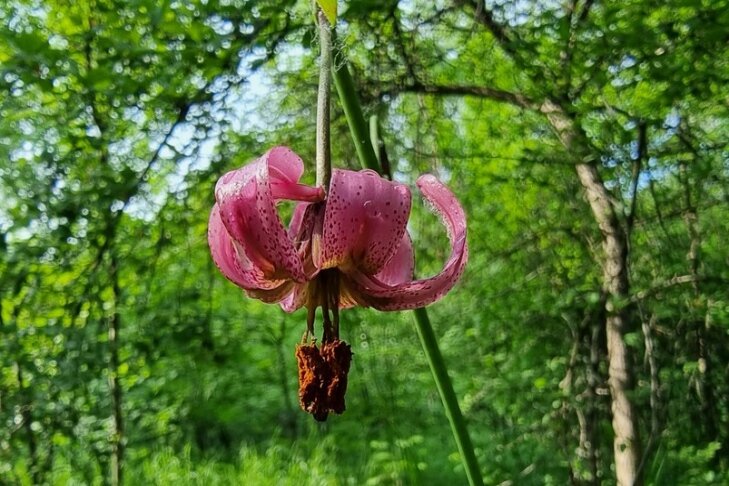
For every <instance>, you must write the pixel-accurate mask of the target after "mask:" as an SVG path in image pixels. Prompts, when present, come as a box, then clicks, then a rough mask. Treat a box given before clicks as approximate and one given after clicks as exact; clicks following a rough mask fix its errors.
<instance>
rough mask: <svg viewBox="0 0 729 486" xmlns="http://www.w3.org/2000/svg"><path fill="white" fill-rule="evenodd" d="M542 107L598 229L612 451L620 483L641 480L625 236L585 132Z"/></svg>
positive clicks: (549, 105) (558, 111) (627, 485)
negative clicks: (586, 143)
mask: <svg viewBox="0 0 729 486" xmlns="http://www.w3.org/2000/svg"><path fill="white" fill-rule="evenodd" d="M541 111H542V112H543V113H544V114H545V115H547V118H548V119H549V122H550V123H551V125H552V127H553V128H554V129H555V131H556V132H557V135H558V136H559V138H560V140H561V142H562V144H563V145H564V146H565V148H567V150H568V151H569V152H570V153H572V154H573V155H575V156H576V157H577V158H578V160H579V161H580V162H578V163H577V164H576V165H575V169H576V171H577V177H578V179H579V181H580V183H581V184H582V187H583V189H584V190H585V195H586V196H587V201H588V203H589V204H590V209H591V210H592V214H593V216H594V218H595V221H596V222H597V224H598V226H599V228H600V231H601V232H602V235H603V241H602V246H603V252H604V255H603V261H602V262H600V264H601V266H602V285H603V291H604V292H605V293H606V296H607V300H606V303H605V311H606V319H605V333H606V336H607V350H608V365H609V366H608V384H609V386H610V395H611V399H612V403H611V409H612V416H613V419H612V423H613V432H614V434H615V437H614V441H613V452H614V455H615V473H616V476H617V480H618V485H619V486H634V485H638V484H640V483H641V479H640V475H639V467H638V466H639V464H640V454H641V450H640V447H641V446H640V438H639V434H638V426H637V416H636V413H635V409H634V407H633V404H632V402H631V400H630V396H629V395H630V391H631V390H632V388H633V380H632V360H631V356H630V351H629V349H628V346H627V344H626V342H625V339H624V335H625V333H626V332H627V328H628V315H627V309H626V308H625V307H624V302H626V301H627V300H628V299H627V298H628V295H629V290H630V285H629V280H628V247H627V237H626V234H625V231H624V229H623V227H622V226H621V225H620V222H619V221H618V218H617V215H616V214H615V211H614V209H613V206H612V203H611V201H610V193H609V191H608V190H607V188H606V187H605V183H604V182H603V181H602V179H601V178H600V174H599V173H598V170H597V167H596V166H595V165H594V164H593V163H592V162H591V161H590V160H589V158H588V155H589V151H588V150H587V148H586V147H585V146H583V145H582V140H581V139H583V138H584V134H582V133H581V132H580V131H579V129H578V128H577V127H576V126H575V124H574V122H573V120H572V119H571V118H570V117H569V116H568V115H567V114H566V113H565V111H564V110H563V109H562V107H561V106H559V105H558V104H556V103H554V102H553V101H550V100H548V101H546V102H544V104H543V105H542V107H541Z"/></svg>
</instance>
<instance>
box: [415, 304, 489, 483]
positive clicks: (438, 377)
mask: <svg viewBox="0 0 729 486" xmlns="http://www.w3.org/2000/svg"><path fill="white" fill-rule="evenodd" d="M413 318H414V320H415V328H416V329H417V330H418V337H419V338H420V344H421V345H422V346H423V351H425V356H426V357H427V358H428V365H430V371H431V372H432V373H433V378H434V379H435V386H436V387H437V388H438V393H439V394H440V399H441V400H442V401H443V407H444V408H445V412H446V417H448V422H449V423H450V425H451V430H452V431H453V437H454V438H455V439H456V445H457V446H458V452H460V454H461V461H463V467H464V468H465V469H466V476H468V484H470V485H471V486H475V485H478V486H481V485H483V479H482V478H481V470H480V469H479V467H478V461H477V460H476V453H475V452H474V450H473V444H472V443H471V437H470V436H469V435H468V427H467V426H466V420H465V419H464V418H463V414H462V413H461V408H460V406H459V405H458V398H456V392H455V391H454V390H453V384H452V382H451V379H450V377H449V376H448V370H447V368H446V364H445V361H444V360H443V355H442V354H441V352H440V348H439V347H438V340H437V339H436V337H435V333H434V332H433V326H431V325H430V318H429V317H428V311H427V310H426V309H425V307H421V308H419V309H415V310H414V311H413Z"/></svg>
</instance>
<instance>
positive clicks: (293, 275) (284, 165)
mask: <svg viewBox="0 0 729 486" xmlns="http://www.w3.org/2000/svg"><path fill="white" fill-rule="evenodd" d="M302 172H303V163H302V162H301V159H300V158H299V157H298V156H297V155H296V154H294V153H293V152H292V151H291V150H290V149H288V148H286V147H276V148H273V149H271V150H269V151H268V152H267V153H266V154H265V155H263V156H262V157H261V158H259V159H258V160H256V161H254V162H252V163H250V164H247V165H246V166H244V167H242V168H240V169H238V170H235V171H232V172H229V173H228V174H226V175H224V176H223V177H222V178H221V179H220V180H219V181H218V184H217V185H216V188H215V197H216V199H217V201H218V206H219V208H220V217H221V220H222V222H223V224H224V225H225V228H226V230H227V232H228V234H229V235H230V237H231V238H232V239H233V242H234V243H235V246H236V249H237V250H238V251H242V252H244V253H245V256H246V257H247V258H248V260H250V262H252V264H253V265H254V266H255V267H257V268H258V269H260V270H261V271H262V272H263V275H264V276H265V277H266V278H268V279H270V280H278V279H293V280H295V281H297V282H303V281H304V280H305V275H304V271H303V268H302V262H301V258H300V257H299V255H298V253H297V252H296V249H295V247H294V243H293V241H292V239H291V237H290V236H289V234H288V232H287V231H286V229H285V228H284V226H283V224H282V222H281V219H280V218H279V215H278V212H277V211H276V201H277V200H279V199H283V198H288V199H294V200H307V201H308V200H317V199H320V198H321V197H323V191H322V190H321V189H320V188H309V187H307V186H303V185H301V184H298V179H299V177H300V176H301V173H302Z"/></svg>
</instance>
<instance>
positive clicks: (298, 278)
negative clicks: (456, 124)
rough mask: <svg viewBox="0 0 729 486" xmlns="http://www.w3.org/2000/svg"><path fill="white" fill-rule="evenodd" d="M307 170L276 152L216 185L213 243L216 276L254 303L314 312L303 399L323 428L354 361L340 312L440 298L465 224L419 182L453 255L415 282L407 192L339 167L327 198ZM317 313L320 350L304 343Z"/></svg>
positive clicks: (453, 202)
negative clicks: (289, 207)
mask: <svg viewBox="0 0 729 486" xmlns="http://www.w3.org/2000/svg"><path fill="white" fill-rule="evenodd" d="M303 171H304V165H303V162H302V160H301V158H299V156H297V155H296V154H295V153H294V152H293V151H291V150H290V149H289V148H287V147H275V148H273V149H271V150H269V151H268V152H267V153H265V154H264V155H263V156H261V157H260V158H258V159H257V160H255V161H253V162H251V163H249V164H247V165H245V166H243V167H242V168H240V169H237V170H233V171H231V172H228V173H227V174H225V175H224V176H223V177H221V178H220V180H219V181H218V183H217V185H216V187H215V199H216V204H215V206H214V207H213V210H212V212H211V214H210V221H209V227H208V242H209V244H210V250H211V253H212V257H213V260H214V261H215V263H216V265H217V266H218V268H219V269H220V270H221V272H222V273H223V274H224V275H225V276H226V277H227V278H228V279H229V280H230V281H232V282H233V283H234V284H236V285H237V286H239V287H241V288H243V289H244V290H245V292H246V294H247V295H248V296H250V297H253V298H256V299H260V300H262V301H263V302H267V303H280V305H281V307H282V308H283V309H284V310H285V311H287V312H293V311H295V310H296V309H299V308H301V307H304V306H305V307H306V308H307V309H308V319H307V331H306V333H305V336H304V341H305V342H304V344H302V345H300V346H299V347H298V348H297V358H298V361H299V385H300V390H299V397H300V399H301V405H302V407H303V408H304V409H305V410H306V411H307V412H310V413H312V414H313V415H314V417H315V418H317V419H318V420H324V419H326V417H327V414H328V413H329V412H336V413H341V412H342V411H344V391H345V390H346V384H347V381H346V379H347V372H348V370H349V364H350V360H351V356H352V353H351V350H350V347H349V345H347V344H346V343H344V342H343V341H340V340H339V309H343V308H348V307H352V306H355V305H359V306H363V307H373V308H375V309H378V310H382V311H393V310H402V309H414V308H417V307H422V306H425V305H428V304H430V303H432V302H435V301H436V300H438V299H440V298H441V297H443V296H444V295H445V294H446V293H447V292H448V291H449V290H450V289H451V288H452V287H453V286H454V285H455V283H456V281H457V280H458V278H459V277H460V276H461V274H462V273H463V269H464V267H465V265H466V261H467V259H468V246H467V244H466V217H465V214H464V211H463V209H462V208H461V206H460V204H459V203H458V201H457V199H456V198H455V196H454V195H453V193H452V192H451V191H450V190H449V189H448V188H446V186H445V185H443V184H442V183H441V182H440V181H438V180H437V179H436V178H435V177H434V176H432V175H423V176H421V177H420V178H419V179H418V180H417V186H418V187H419V189H420V191H421V192H422V194H423V196H424V198H425V199H426V201H427V202H428V203H429V204H430V206H431V207H432V209H433V210H434V211H435V212H436V213H437V214H438V215H439V216H440V218H441V220H442V222H443V224H444V225H445V227H446V230H447V234H448V238H449V240H450V245H451V251H450V256H449V258H448V260H447V261H446V263H445V265H444V266H443V268H442V270H441V271H440V273H438V274H437V275H435V276H433V277H430V278H425V279H413V269H414V259H413V247H412V243H411V241H410V236H409V235H408V232H407V229H406V226H407V221H408V217H409V214H410V208H411V196H410V190H409V189H408V187H407V186H406V185H404V184H400V183H397V182H392V181H389V180H387V179H384V178H382V177H380V176H379V175H378V174H377V173H376V172H374V171H371V170H362V171H350V170H343V169H334V170H333V171H332V176H331V181H330V184H329V189H328V193H327V194H325V191H324V189H323V188H321V187H311V186H307V185H304V184H300V183H299V179H300V178H301V176H302V174H303ZM280 201H299V202H298V204H297V205H296V206H295V208H294V212H293V216H292V218H291V222H290V224H289V227H288V229H287V228H285V227H284V225H283V223H282V221H281V218H280V217H279V215H278V212H277V210H276V204H277V203H278V202H280ZM317 307H321V308H322V316H323V321H324V322H323V336H322V341H321V348H317V347H316V345H315V344H307V343H306V341H307V340H308V339H309V337H310V335H311V334H313V327H314V320H315V315H316V314H315V312H316V308H317ZM330 314H331V315H330Z"/></svg>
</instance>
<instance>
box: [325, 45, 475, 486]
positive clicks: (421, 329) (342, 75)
mask: <svg viewBox="0 0 729 486" xmlns="http://www.w3.org/2000/svg"><path fill="white" fill-rule="evenodd" d="M338 64H339V66H337V67H336V68H335V70H334V84H335V86H336V87H337V93H338V94H339V100H340V102H341V104H342V107H343V108H344V114H345V116H346V117H347V123H348V124H349V129H350V131H351V132H352V138H353V139H354V144H355V147H356V148H357V155H358V157H359V160H360V164H361V165H362V167H363V168H368V169H373V170H376V171H377V172H380V173H382V168H381V167H380V164H379V163H378V159H377V156H376V155H375V151H374V150H373V148H372V143H371V142H370V138H369V133H368V130H367V123H366V122H365V119H364V116H363V115H362V108H361V107H360V105H359V99H358V97H357V92H356V91H355V89H354V81H353V80H352V76H351V75H350V73H349V69H348V68H347V64H346V63H345V62H343V60H339V62H338ZM413 317H414V320H415V327H416V328H417V331H418V337H419V338H420V344H421V345H422V346H423V351H424V352H425V357H426V359H427V360H428V365H429V366H430V371H431V372H432V373H433V378H434V379H435V385H436V387H437V388H438V393H439V394H440V398H441V401H442V402H443V407H444V408H445V412H446V417H448V422H449V423H450V426H451V431H452V432H453V437H454V438H455V439H456V445H457V446H458V451H459V452H460V455H461V461H462V462H463V467H464V468H465V469H466V476H467V477H468V483H469V484H470V485H471V486H482V485H483V478H482V477H481V470H480V469H479V467H478V461H477V460H476V454H475V452H474V450H473V444H472V443H471V438H470V436H469V435H468V429H467V427H466V421H465V420H464V418H463V414H462V413H461V408H460V407H459V405H458V399H457V398H456V392H455V391H454V390H453V384H452V383H451V379H450V377H449V376H448V369H447V368H446V364H445V361H444V360H443V355H442V354H441V352H440V348H439V347H438V341H437V339H436V337H435V333H434V332H433V327H432V326H431V325H430V319H429V318H428V311H427V310H426V309H425V308H420V309H415V310H414V311H413Z"/></svg>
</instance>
